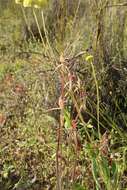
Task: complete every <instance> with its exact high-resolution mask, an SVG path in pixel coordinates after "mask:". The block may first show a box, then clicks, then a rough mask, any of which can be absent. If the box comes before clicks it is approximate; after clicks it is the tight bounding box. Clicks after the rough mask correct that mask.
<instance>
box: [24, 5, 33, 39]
mask: <svg viewBox="0 0 127 190" xmlns="http://www.w3.org/2000/svg"><path fill="white" fill-rule="evenodd" d="M21 9H22V13H23V17H24V21H25V24H26V26H27V28H28V31H29V32H30V34H31V35H32V38H33V39H34V40H35V41H36V39H35V37H34V34H33V32H32V30H31V28H30V25H29V24H28V20H27V17H26V13H25V11H24V7H23V6H22V5H21Z"/></svg>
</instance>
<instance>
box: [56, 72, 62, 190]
mask: <svg viewBox="0 0 127 190" xmlns="http://www.w3.org/2000/svg"><path fill="white" fill-rule="evenodd" d="M63 78H64V75H63V73H61V96H60V98H59V106H60V109H61V111H60V126H59V129H58V139H57V150H56V174H57V190H62V179H61V172H62V170H61V166H60V164H61V162H60V161H59V158H60V155H62V130H63V127H64V80H63Z"/></svg>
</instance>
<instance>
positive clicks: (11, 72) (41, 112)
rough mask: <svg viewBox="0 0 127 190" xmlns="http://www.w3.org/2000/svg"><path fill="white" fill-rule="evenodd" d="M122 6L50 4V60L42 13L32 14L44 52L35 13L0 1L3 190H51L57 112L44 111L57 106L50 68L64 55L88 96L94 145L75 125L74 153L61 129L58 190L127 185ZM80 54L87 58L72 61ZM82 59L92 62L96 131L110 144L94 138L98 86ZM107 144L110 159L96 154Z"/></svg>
mask: <svg viewBox="0 0 127 190" xmlns="http://www.w3.org/2000/svg"><path fill="white" fill-rule="evenodd" d="M124 3H125V2H123V1H120V0H111V1H108V0H85V1H84V0H75V1H73V0H52V1H50V3H49V4H48V6H47V7H46V8H45V9H44V18H45V25H46V31H47V35H48V40H49V42H50V45H51V48H52V50H53V55H55V58H56V60H55V61H54V59H53V57H52V56H51V57H50V56H49V55H47V54H46V53H45V52H47V49H48V47H47V46H48V45H47V43H46V36H45V32H44V26H43V23H42V18H41V10H39V9H34V11H35V13H36V16H37V18H38V23H39V27H40V30H41V33H42V37H43V39H44V43H45V44H46V45H45V47H44V46H43V45H42V43H41V38H40V34H39V32H38V28H37V25H36V22H35V17H34V14H33V10H32V8H25V9H24V8H23V7H21V6H19V5H16V4H15V2H14V0H1V1H0V137H1V143H0V189H1V190H10V189H11V190H34V189H35V190H41V189H42V190H45V189H47V190H52V189H56V177H55V174H56V162H55V157H56V146H57V138H56V137H57V135H56V134H57V128H58V126H59V111H58V110H57V111H53V112H50V111H49V110H50V109H52V108H58V97H59V96H60V89H61V84H60V77H59V75H58V72H57V68H56V65H55V63H56V62H59V61H60V60H59V59H60V58H59V57H60V55H61V54H62V55H63V57H64V59H66V60H67V61H68V60H71V61H70V62H69V64H72V65H73V64H74V66H72V68H71V69H70V70H71V73H73V74H74V76H75V77H76V82H74V86H73V88H74V89H77V88H81V89H83V92H85V95H84V96H85V103H84V106H85V110H83V113H82V115H83V119H84V122H85V123H86V126H85V127H86V128H87V130H88V132H89V133H90V135H91V139H92V143H90V142H89V141H87V137H86V133H85V127H84V126H83V124H82V123H81V122H78V133H79V136H80V138H81V143H82V146H83V147H82V150H81V152H80V154H79V156H77V154H76V153H75V150H74V149H75V148H74V140H72V139H71V142H70V140H69V142H68V140H67V138H68V137H67V136H68V134H69V135H70V134H71V135H72V133H71V131H69V132H68V131H67V130H68V129H67V130H66V129H64V130H65V131H64V135H65V137H64V138H63V147H62V148H63V150H64V151H63V158H62V159H63V160H62V169H63V173H62V175H63V176H62V179H63V189H65V190H68V189H74V190H79V189H82V190H83V189H84V190H85V189H86V190H92V189H93V190H95V189H101V190H102V189H104V190H105V189H106V190H111V188H112V190H114V189H118V190H124V189H126V188H127V177H126V172H127V168H126V164H127V163H126V156H127V155H126V146H127V143H126V138H127V135H126V130H127V6H126V5H124ZM26 21H27V23H26ZM28 29H30V30H31V31H32V34H31V33H30V31H29V30H28ZM83 51H85V52H86V53H85V55H84V54H83V56H79V57H77V58H76V59H73V58H75V56H76V55H78V54H80V53H81V52H83ZM87 55H88V56H89V55H92V57H93V65H94V69H95V74H96V79H97V84H98V89H99V97H98V98H99V106H100V108H99V114H100V118H99V119H100V120H99V122H100V123H99V124H100V126H101V133H102V135H103V134H105V131H108V133H109V139H106V138H104V137H105V136H104V137H103V138H102V141H103V143H102V141H101V142H99V141H98V133H97V125H98V123H97V110H96V104H97V96H96V83H95V80H94V78H93V75H92V69H91V65H90V64H89V61H86V56H87ZM75 91H76V90H75ZM76 92H78V91H76ZM77 97H78V98H79V95H78V94H77ZM67 101H68V102H69V101H70V100H67ZM71 103H72V102H71V101H70V102H69V103H68V104H70V105H71ZM79 103H80V98H79ZM70 105H68V107H69V106H70ZM71 106H72V108H71V109H73V105H71ZM47 110H48V111H47ZM68 110H69V108H68ZM68 110H67V111H68ZM69 114H70V113H68V112H67V113H66V117H65V120H66V125H69V122H68V119H70V118H71V116H70V115H72V117H74V116H73V115H74V114H75V113H73V112H72V113H71V114H70V115H69ZM71 135H70V136H71ZM72 136H73V135H72ZM72 136H71V138H72ZM106 140H107V141H109V149H110V150H109V154H110V158H111V159H112V160H109V155H108V156H107V155H106V158H105V156H103V154H102V152H103V151H102V152H101V151H100V149H101V148H100V147H101V146H102V145H103V144H104V145H105V141H106ZM72 141H73V142H72ZM69 143H70V144H69ZM99 143H100V144H99ZM99 151H100V152H101V153H99ZM75 160H76V161H75ZM66 161H67V162H66ZM110 161H111V162H112V164H111V163H110ZM75 165H76V166H75ZM98 166H100V168H99V169H98ZM109 168H110V169H109ZM109 173H110V174H109Z"/></svg>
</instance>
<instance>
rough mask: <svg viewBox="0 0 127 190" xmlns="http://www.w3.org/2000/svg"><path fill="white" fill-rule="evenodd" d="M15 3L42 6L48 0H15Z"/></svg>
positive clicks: (25, 5)
mask: <svg viewBox="0 0 127 190" xmlns="http://www.w3.org/2000/svg"><path fill="white" fill-rule="evenodd" d="M15 2H16V3H17V4H23V6H24V7H35V8H43V7H45V6H46V5H47V3H48V0H15Z"/></svg>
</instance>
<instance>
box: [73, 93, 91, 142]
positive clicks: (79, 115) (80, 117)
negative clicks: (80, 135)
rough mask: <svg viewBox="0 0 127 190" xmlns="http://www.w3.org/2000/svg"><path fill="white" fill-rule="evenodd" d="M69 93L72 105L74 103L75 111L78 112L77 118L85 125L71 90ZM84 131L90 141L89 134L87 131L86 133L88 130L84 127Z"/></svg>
mask: <svg viewBox="0 0 127 190" xmlns="http://www.w3.org/2000/svg"><path fill="white" fill-rule="evenodd" d="M69 94H70V96H71V98H72V100H73V102H74V105H75V108H76V111H77V113H78V117H79V119H80V120H81V122H82V123H83V125H84V126H86V123H85V121H84V119H83V116H82V114H81V112H80V108H79V107H78V103H77V101H76V99H75V97H74V94H73V92H69ZM85 132H86V134H87V137H88V139H89V141H90V142H91V137H90V135H89V133H88V131H87V129H86V128H85Z"/></svg>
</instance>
